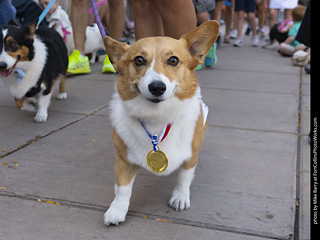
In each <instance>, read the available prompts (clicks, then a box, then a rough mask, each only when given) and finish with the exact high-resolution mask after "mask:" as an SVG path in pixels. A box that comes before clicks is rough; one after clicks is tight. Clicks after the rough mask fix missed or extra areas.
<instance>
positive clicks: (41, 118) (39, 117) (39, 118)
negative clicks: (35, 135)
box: [34, 111, 48, 123]
mask: <svg viewBox="0 0 320 240" xmlns="http://www.w3.org/2000/svg"><path fill="white" fill-rule="evenodd" d="M47 118H48V113H47V112H46V111H38V112H37V114H36V116H35V117H34V121H35V122H37V123H42V122H45V121H47Z"/></svg>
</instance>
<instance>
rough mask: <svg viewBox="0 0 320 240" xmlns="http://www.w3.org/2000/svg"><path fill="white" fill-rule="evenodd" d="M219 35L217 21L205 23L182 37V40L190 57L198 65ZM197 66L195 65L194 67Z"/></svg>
mask: <svg viewBox="0 0 320 240" xmlns="http://www.w3.org/2000/svg"><path fill="white" fill-rule="evenodd" d="M218 35H219V23H218V22H217V21H214V20H212V21H207V22H205V23H203V24H201V25H200V26H199V27H197V28H196V29H195V30H193V31H191V32H189V33H187V34H185V35H183V36H182V37H181V38H180V39H182V40H184V41H185V42H186V44H187V47H188V49H189V51H190V53H191V55H192V56H193V57H194V58H195V59H196V60H197V61H198V64H199V63H203V61H204V59H205V57H206V55H207V53H208V51H209V49H210V48H211V47H212V45H213V44H214V42H215V41H216V40H217V38H218ZM196 66H197V65H196Z"/></svg>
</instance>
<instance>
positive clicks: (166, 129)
mask: <svg viewBox="0 0 320 240" xmlns="http://www.w3.org/2000/svg"><path fill="white" fill-rule="evenodd" d="M139 122H140V124H141V126H142V127H143V129H144V130H145V131H146V133H147V134H148V136H149V138H151V143H152V145H153V150H154V151H155V152H157V151H158V150H159V148H158V146H157V145H158V143H160V142H162V141H163V140H164V139H165V138H166V137H167V135H168V133H169V131H170V128H171V126H172V124H173V122H172V123H168V124H167V125H166V126H165V127H164V128H163V130H162V132H161V134H160V137H159V138H158V135H157V134H155V135H152V134H151V133H150V132H149V131H148V130H147V128H146V127H145V126H144V124H143V122H142V121H141V120H140V119H139Z"/></svg>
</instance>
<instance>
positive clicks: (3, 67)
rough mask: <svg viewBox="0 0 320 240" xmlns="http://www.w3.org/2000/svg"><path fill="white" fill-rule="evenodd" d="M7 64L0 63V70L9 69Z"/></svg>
mask: <svg viewBox="0 0 320 240" xmlns="http://www.w3.org/2000/svg"><path fill="white" fill-rule="evenodd" d="M7 66H8V65H7V63H6V62H0V69H2V70H5V69H7Z"/></svg>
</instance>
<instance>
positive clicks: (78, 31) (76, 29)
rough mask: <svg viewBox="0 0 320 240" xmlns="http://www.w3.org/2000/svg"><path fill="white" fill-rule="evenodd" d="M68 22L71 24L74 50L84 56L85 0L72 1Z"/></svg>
mask: <svg viewBox="0 0 320 240" xmlns="http://www.w3.org/2000/svg"><path fill="white" fill-rule="evenodd" d="M70 20H71V23H72V29H73V39H74V45H75V49H78V50H79V52H80V53H81V54H82V55H85V51H84V44H85V40H86V28H87V24H88V1H87V0H72V4H71V16H70Z"/></svg>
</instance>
